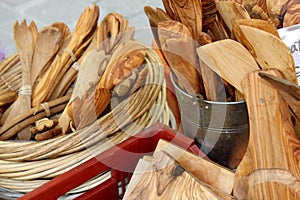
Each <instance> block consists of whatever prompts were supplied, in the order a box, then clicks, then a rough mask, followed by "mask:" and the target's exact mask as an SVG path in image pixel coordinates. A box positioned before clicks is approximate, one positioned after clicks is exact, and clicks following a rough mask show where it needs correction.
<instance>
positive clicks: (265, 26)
mask: <svg viewBox="0 0 300 200" xmlns="http://www.w3.org/2000/svg"><path fill="white" fill-rule="evenodd" d="M232 24H233V28H232V29H233V32H234V34H236V35H235V37H236V38H239V40H240V38H241V36H240V35H239V34H240V33H241V30H239V26H241V25H244V26H250V27H253V28H257V29H260V30H262V31H266V32H268V33H271V34H272V35H274V36H276V37H278V38H280V36H279V34H278V31H277V29H276V27H274V26H273V25H272V24H270V22H268V21H266V20H262V19H234V20H233V22H232ZM235 29H238V30H235Z"/></svg>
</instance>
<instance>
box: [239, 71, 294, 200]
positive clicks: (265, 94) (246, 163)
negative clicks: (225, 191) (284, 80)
mask: <svg viewBox="0 0 300 200" xmlns="http://www.w3.org/2000/svg"><path fill="white" fill-rule="evenodd" d="M259 72H260V71H255V72H252V73H250V74H249V75H248V76H247V77H245V79H244V80H243V81H242V88H243V91H244V95H245V99H246V102H247V108H248V113H249V120H250V122H249V123H250V138H249V144H248V148H247V151H246V154H245V156H244V158H243V159H242V161H241V163H240V165H239V166H238V167H237V170H236V173H235V175H236V176H235V182H234V195H235V196H236V197H237V198H238V199H273V198H274V197H276V198H278V199H298V198H299V197H300V194H299V189H300V188H299V187H300V185H299V179H300V168H299V153H300V152H299V150H300V145H299V141H298V139H297V137H296V135H295V132H294V129H293V125H292V121H291V117H290V114H289V108H288V105H287V103H286V102H285V101H284V100H283V98H282V97H281V95H280V93H279V92H278V91H277V89H276V88H274V87H273V86H271V85H270V84H269V83H268V82H266V81H265V80H264V79H262V78H260V76H259ZM268 73H271V74H273V75H276V74H277V75H278V71H277V70H268ZM268 170H277V171H279V172H281V173H276V172H275V173H272V171H271V172H270V171H268ZM259 171H261V173H259ZM253 173H254V174H255V173H258V174H259V175H260V176H257V177H259V179H258V178H256V179H255V178H252V180H251V181H252V183H251V184H249V185H247V181H246V183H245V179H248V178H249V176H251V174H253ZM270 173H271V176H270ZM284 173H286V174H288V175H290V177H293V178H294V181H292V183H295V184H296V186H295V185H294V184H291V182H290V181H282V180H281V181H280V178H281V179H283V180H284V178H283V177H281V174H284ZM248 183H249V182H248ZM297 196H298V197H297Z"/></svg>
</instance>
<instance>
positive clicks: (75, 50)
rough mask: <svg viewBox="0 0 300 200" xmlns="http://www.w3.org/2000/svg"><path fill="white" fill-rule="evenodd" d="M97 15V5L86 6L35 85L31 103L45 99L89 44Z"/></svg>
mask: <svg viewBox="0 0 300 200" xmlns="http://www.w3.org/2000/svg"><path fill="white" fill-rule="evenodd" d="M98 17H99V7H98V6H97V5H94V6H93V7H92V8H89V7H88V8H86V9H85V10H84V12H83V13H82V14H81V15H80V17H79V19H78V22H77V24H76V26H75V29H74V31H73V33H72V37H71V40H70V42H69V43H68V45H67V47H66V48H65V49H64V51H63V53H62V55H61V56H60V57H59V58H58V59H56V60H55V62H54V63H53V65H52V66H51V67H50V68H49V70H48V71H47V73H46V74H45V75H44V76H43V77H42V79H41V80H40V82H39V83H38V84H37V85H36V87H35V88H34V90H33V95H32V105H33V106H36V105H38V104H40V103H42V102H45V101H47V100H48V99H49V98H50V96H51V94H52V92H53V91H54V89H55V87H56V86H57V85H58V83H59V82H60V81H61V79H62V77H63V76H64V74H65V73H66V71H67V70H68V69H69V67H70V66H71V64H72V63H73V62H74V61H77V59H78V57H79V56H80V55H81V54H82V52H83V51H84V49H85V48H86V47H87V45H88V44H89V43H88V42H86V41H87V40H90V37H92V36H93V34H94V31H95V29H96V27H97V21H98Z"/></svg>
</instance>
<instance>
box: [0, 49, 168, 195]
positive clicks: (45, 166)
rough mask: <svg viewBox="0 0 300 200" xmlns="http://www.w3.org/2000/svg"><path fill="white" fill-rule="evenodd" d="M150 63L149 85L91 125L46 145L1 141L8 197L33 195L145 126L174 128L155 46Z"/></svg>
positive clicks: (1, 181)
mask: <svg viewBox="0 0 300 200" xmlns="http://www.w3.org/2000/svg"><path fill="white" fill-rule="evenodd" d="M146 64H147V65H146V67H148V75H147V78H146V84H145V85H144V86H143V87H141V88H140V89H139V90H138V91H137V92H135V93H134V94H133V95H132V96H130V97H128V98H127V99H126V100H124V101H123V102H121V103H120V104H119V105H118V106H116V107H115V108H113V110H112V111H111V112H109V113H107V114H106V115H104V116H103V117H101V118H100V119H98V120H97V121H95V122H94V123H93V124H91V125H89V126H88V127H85V128H83V129H81V130H79V131H77V132H73V133H71V134H68V135H63V136H59V137H56V138H53V139H49V140H46V141H28V142H16V141H1V142H0V187H2V188H5V189H8V190H5V191H7V192H8V193H9V191H10V192H11V191H14V192H17V193H27V192H30V191H31V190H33V189H35V188H37V187H39V186H41V185H42V184H44V183H46V182H48V181H49V180H51V179H53V178H54V177H57V176H59V175H61V174H62V173H64V172H66V171H69V170H70V169H72V168H75V167H76V166H78V165H80V164H81V163H83V162H85V161H87V160H89V159H90V158H92V157H94V156H95V155H97V154H99V153H100V152H103V151H105V150H107V149H109V148H111V147H112V146H114V145H116V144H119V143H120V142H122V141H124V140H126V139H128V138H129V137H131V136H132V135H135V134H137V133H138V132H140V131H141V130H143V129H144V128H146V127H149V126H151V125H153V124H155V123H157V122H161V123H163V124H169V120H170V113H169V108H168V106H167V103H166V87H165V79H164V68H163V65H162V63H161V60H160V58H159V57H158V55H157V54H156V53H155V52H154V51H153V50H152V49H151V48H149V49H147V56H146ZM105 179H106V177H105V174H104V175H100V176H98V177H96V178H94V179H93V180H90V181H88V182H86V183H85V184H83V185H81V186H80V187H78V188H75V189H73V190H72V191H70V192H69V194H74V193H80V192H83V191H86V190H89V189H90V188H93V187H94V186H95V184H97V185H98V184H99V182H101V181H103V180H105ZM3 191H4V190H3Z"/></svg>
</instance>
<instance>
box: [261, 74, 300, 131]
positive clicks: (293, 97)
mask: <svg viewBox="0 0 300 200" xmlns="http://www.w3.org/2000/svg"><path fill="white" fill-rule="evenodd" d="M278 73H279V74H280V73H281V72H280V71H278ZM259 76H260V77H261V78H263V79H265V80H266V81H268V83H270V84H271V85H272V86H273V87H275V88H276V89H277V90H278V92H279V93H280V94H281V96H282V97H283V99H284V100H285V101H286V102H287V103H288V105H289V106H290V108H291V110H292V114H293V115H294V116H295V117H296V119H295V120H297V121H298V122H299V121H300V88H299V87H298V85H296V84H294V83H292V82H290V81H288V80H286V79H284V78H283V75H282V77H279V76H274V75H271V74H268V73H265V72H259ZM296 134H297V136H298V137H299V134H300V133H298V132H296Z"/></svg>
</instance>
